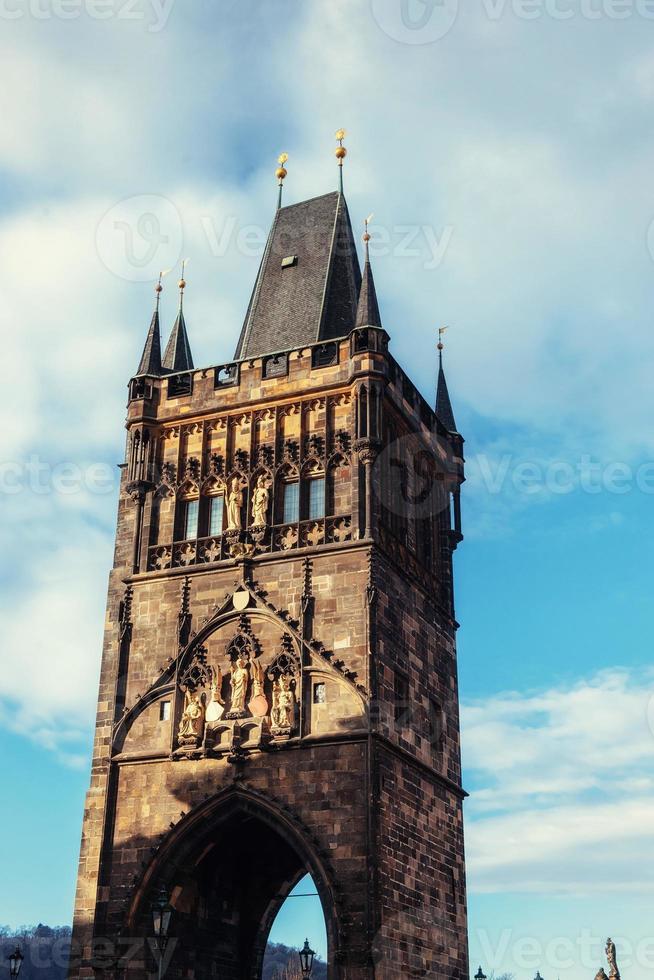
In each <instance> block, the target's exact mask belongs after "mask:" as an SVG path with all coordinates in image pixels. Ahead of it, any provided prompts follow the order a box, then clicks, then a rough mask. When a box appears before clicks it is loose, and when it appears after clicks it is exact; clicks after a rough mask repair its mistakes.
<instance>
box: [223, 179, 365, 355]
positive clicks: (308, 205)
mask: <svg viewBox="0 0 654 980" xmlns="http://www.w3.org/2000/svg"><path fill="white" fill-rule="evenodd" d="M293 256H294V257H296V262H295V264H290V263H289V264H288V265H287V267H286V268H282V259H285V258H286V259H290V258H291V257H293ZM360 286H361V270H360V268H359V259H358V257H357V252H356V247H355V244H354V237H353V235H352V226H351V224H350V216H349V214H348V210H347V204H346V203H345V198H344V197H343V195H342V194H340V193H338V191H334V192H333V193H331V194H325V195H323V196H322V197H314V198H312V199H311V200H309V201H302V202H301V203H300V204H292V205H290V206H289V207H285V208H280V209H279V210H278V211H277V213H276V215H275V218H274V221H273V225H272V228H271V230H270V235H269V236H268V242H267V245H266V250H265V252H264V255H263V259H262V261H261V266H260V268H259V274H258V276H257V281H256V283H255V286H254V290H253V292H252V298H251V299H250V305H249V307H248V311H247V315H246V317H245V322H244V324H243V329H242V330H241V336H240V338H239V342H238V347H237V348H236V354H235V357H236V359H238V360H240V359H245V358H249V357H259V356H261V355H262V354H270V353H274V352H275V351H282V350H290V349H292V348H295V347H302V346H304V345H305V344H306V345H308V344H315V343H317V342H318V341H320V340H333V339H336V338H340V337H346V336H347V335H348V334H349V332H350V331H351V330H352V328H353V327H354V320H355V316H356V308H357V299H358V296H359V289H360Z"/></svg>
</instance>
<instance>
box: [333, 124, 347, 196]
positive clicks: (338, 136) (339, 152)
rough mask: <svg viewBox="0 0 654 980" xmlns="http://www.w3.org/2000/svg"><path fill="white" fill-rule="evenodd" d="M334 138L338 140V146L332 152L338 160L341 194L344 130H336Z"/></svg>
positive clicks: (344, 152)
mask: <svg viewBox="0 0 654 980" xmlns="http://www.w3.org/2000/svg"><path fill="white" fill-rule="evenodd" d="M336 139H337V140H338V146H337V147H336V149H335V151H334V153H335V155H336V159H337V160H338V186H339V189H340V192H341V194H342V193H343V160H344V159H345V157H346V156H347V150H346V149H345V147H344V146H343V140H344V139H345V130H344V129H337V130H336Z"/></svg>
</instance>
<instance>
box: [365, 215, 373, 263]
mask: <svg viewBox="0 0 654 980" xmlns="http://www.w3.org/2000/svg"><path fill="white" fill-rule="evenodd" d="M374 217H375V215H374V214H369V215H368V217H367V218H365V219H364V222H363V227H364V232H363V244H364V246H365V249H366V262H369V261H370V254H369V250H368V242H369V241H370V237H371V236H370V232H369V231H368V225H369V224H370V222H371V221H372V219H373V218H374Z"/></svg>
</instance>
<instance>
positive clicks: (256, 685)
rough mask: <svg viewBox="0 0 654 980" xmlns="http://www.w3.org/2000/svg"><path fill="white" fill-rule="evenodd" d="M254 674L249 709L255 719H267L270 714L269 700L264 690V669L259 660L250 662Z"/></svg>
mask: <svg viewBox="0 0 654 980" xmlns="http://www.w3.org/2000/svg"><path fill="white" fill-rule="evenodd" d="M250 670H251V673H252V697H251V698H250V700H249V702H248V708H249V709H250V711H251V712H252V714H253V715H254V717H255V718H265V717H266V716H267V714H268V698H267V697H266V694H265V692H264V689H263V667H262V666H261V663H260V662H259V661H258V660H251V661H250Z"/></svg>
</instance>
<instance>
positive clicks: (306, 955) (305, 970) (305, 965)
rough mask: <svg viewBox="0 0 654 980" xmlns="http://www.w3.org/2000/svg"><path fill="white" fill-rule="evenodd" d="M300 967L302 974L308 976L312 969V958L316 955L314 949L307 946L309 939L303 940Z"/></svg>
mask: <svg viewBox="0 0 654 980" xmlns="http://www.w3.org/2000/svg"><path fill="white" fill-rule="evenodd" d="M299 955H300V967H301V968H302V976H303V977H310V976H311V971H312V970H313V958H314V956H315V955H316V954H315V953H314V951H313V950H312V949H311V946H309V940H308V939H305V940H304V948H303V949H301V950H300V954H299Z"/></svg>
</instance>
